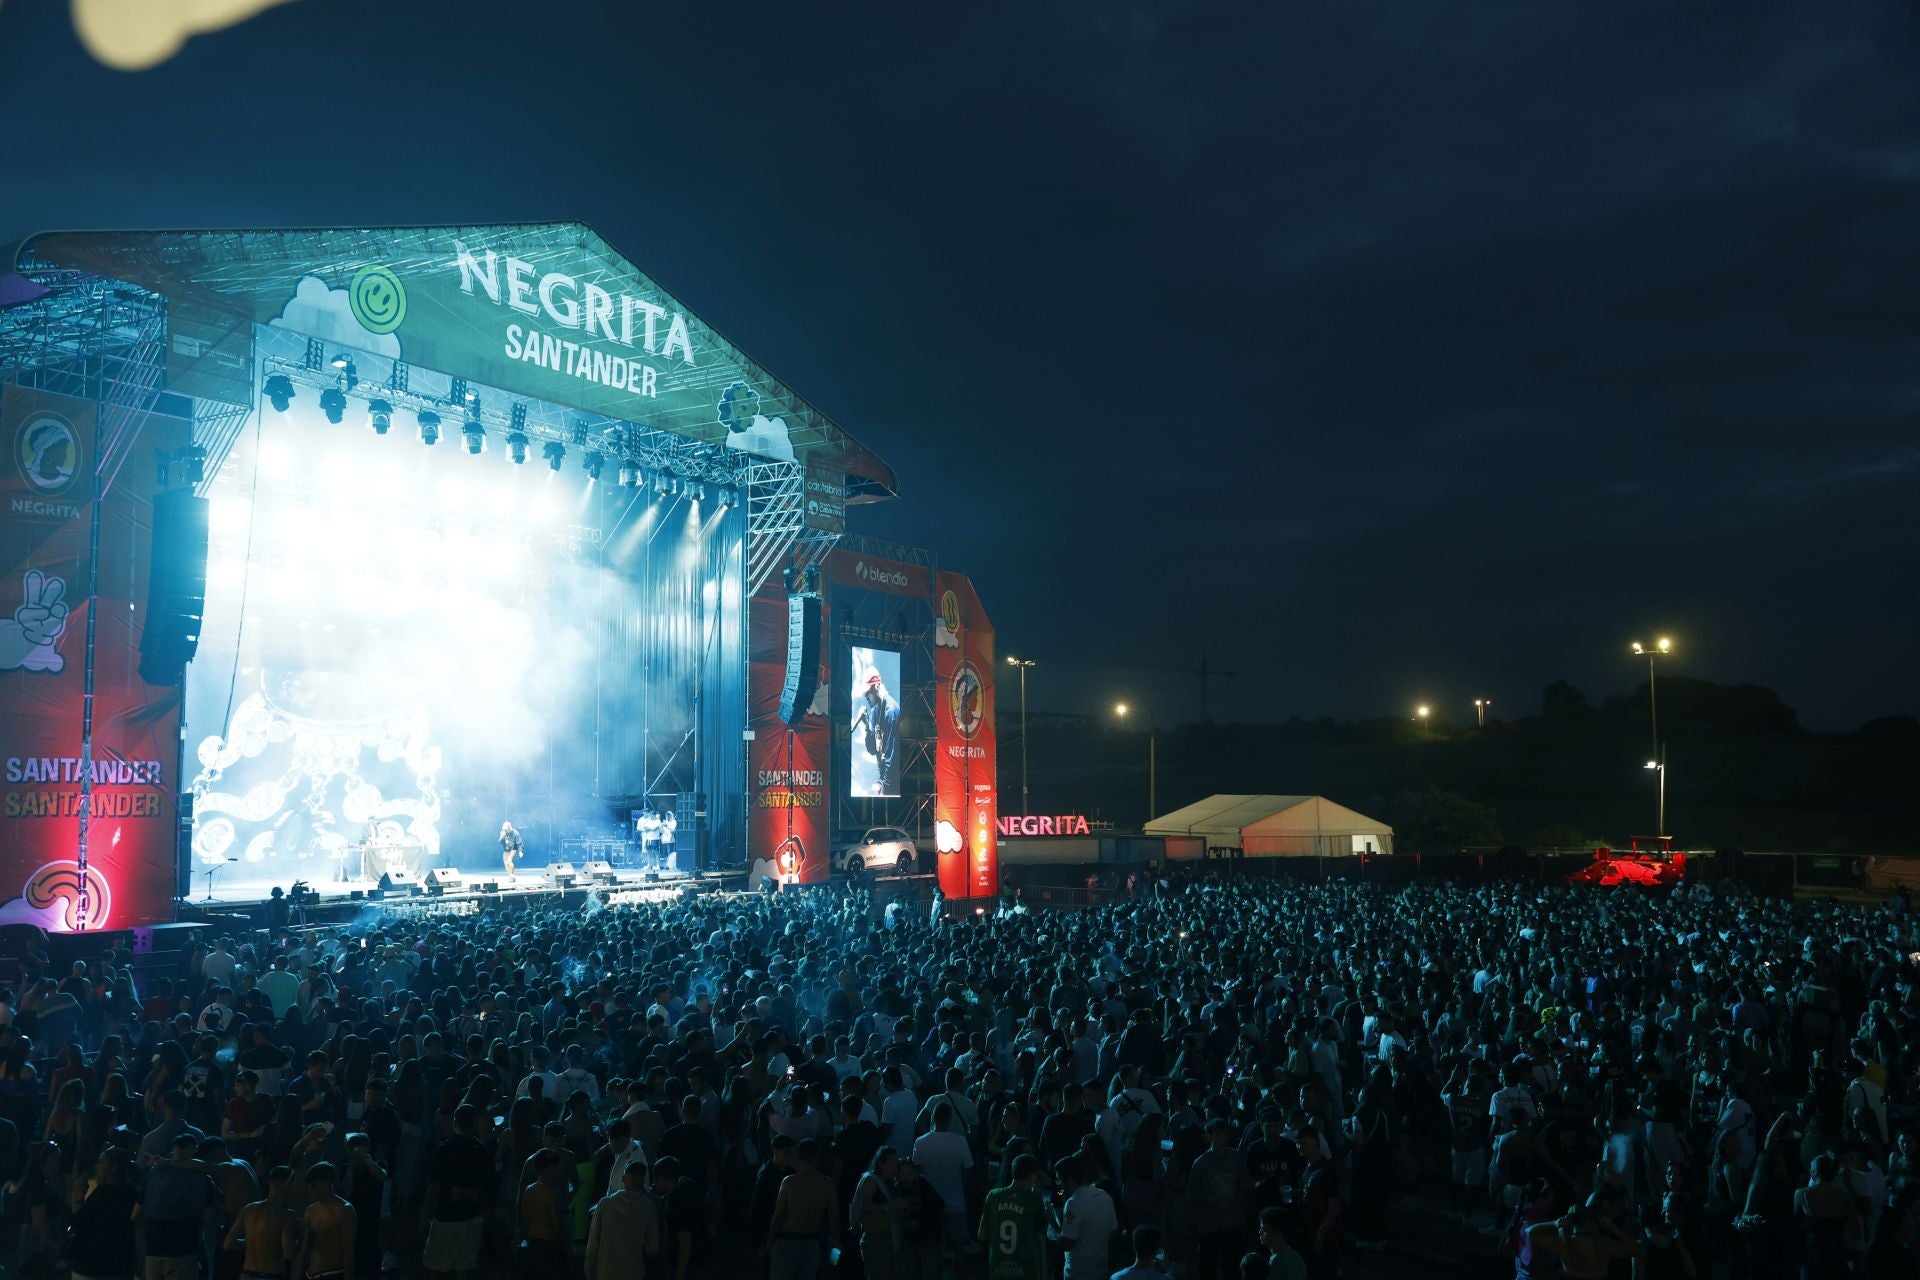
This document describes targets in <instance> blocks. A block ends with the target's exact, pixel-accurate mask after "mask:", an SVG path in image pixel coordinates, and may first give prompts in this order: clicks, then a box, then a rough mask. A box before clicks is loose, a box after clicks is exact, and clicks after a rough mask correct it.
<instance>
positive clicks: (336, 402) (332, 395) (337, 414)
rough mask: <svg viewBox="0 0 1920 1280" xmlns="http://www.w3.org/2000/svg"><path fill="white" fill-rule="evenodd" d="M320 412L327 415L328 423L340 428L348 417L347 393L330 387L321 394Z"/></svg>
mask: <svg viewBox="0 0 1920 1280" xmlns="http://www.w3.org/2000/svg"><path fill="white" fill-rule="evenodd" d="M320 412H322V413H324V414H326V415H327V421H328V422H331V423H332V424H333V425H334V426H336V427H337V426H339V425H340V423H341V420H342V419H344V418H345V417H346V416H347V397H346V393H345V392H343V391H341V390H340V388H338V387H328V388H327V389H326V390H325V391H322V392H321V393H320Z"/></svg>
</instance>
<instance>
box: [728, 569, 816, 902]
mask: <svg viewBox="0 0 1920 1280" xmlns="http://www.w3.org/2000/svg"><path fill="white" fill-rule="evenodd" d="M749 603H750V609H749V612H748V618H747V628H748V636H747V701H748V708H747V724H748V727H749V728H750V729H751V730H752V732H753V740H752V741H751V742H749V743H748V744H747V760H748V765H749V770H748V779H747V804H748V809H747V814H748V816H747V866H748V870H749V883H751V884H754V885H757V884H758V883H759V878H760V876H762V875H771V876H773V877H774V878H775V879H777V880H779V881H780V882H781V883H783V884H816V883H819V882H821V881H824V880H826V879H827V878H828V876H829V875H830V874H831V870H832V866H833V850H832V848H831V847H830V845H831V841H832V837H833V823H832V819H831V817H830V814H831V808H830V806H829V802H828V795H827V793H828V790H829V788H828V786H827V776H828V770H827V752H828V749H829V745H828V743H829V736H830V735H829V731H828V724H829V719H828V715H827V705H826V690H827V678H826V671H825V669H824V666H822V667H821V668H819V669H818V670H817V675H818V677H819V681H820V684H819V688H820V694H819V696H818V697H817V698H816V700H815V710H814V711H813V712H812V713H811V714H809V715H807V716H806V717H804V718H803V719H802V720H801V721H800V724H799V726H798V727H797V728H792V729H790V728H788V727H787V724H786V722H785V721H783V720H782V719H781V718H780V692H781V687H782V685H784V684H785V682H786V675H787V597H786V595H785V593H783V592H780V591H777V590H762V591H761V592H760V593H759V594H758V595H756V596H754V597H753V599H752V601H750V602H749ZM816 607H818V608H819V610H820V619H819V621H820V626H821V633H822V634H825V630H826V601H825V600H821V601H819V602H818V604H817V606H816ZM823 647H824V646H823ZM823 662H824V659H823Z"/></svg>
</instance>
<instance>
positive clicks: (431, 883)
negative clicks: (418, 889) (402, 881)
mask: <svg viewBox="0 0 1920 1280" xmlns="http://www.w3.org/2000/svg"><path fill="white" fill-rule="evenodd" d="M449 889H451V890H453V891H454V892H455V893H458V892H459V891H460V873H459V872H458V871H455V870H454V869H453V868H452V867H435V868H434V869H433V870H431V871H429V872H427V892H428V893H445V892H446V891H447V890H449Z"/></svg>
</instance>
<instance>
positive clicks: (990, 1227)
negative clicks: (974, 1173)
mask: <svg viewBox="0 0 1920 1280" xmlns="http://www.w3.org/2000/svg"><path fill="white" fill-rule="evenodd" d="M980 1229H981V1232H982V1234H983V1235H985V1236H986V1246H987V1276H988V1277H989V1280H1047V1203H1046V1201H1044V1200H1042V1199H1041V1198H1040V1193H1039V1192H1038V1191H1022V1190H1021V1189H1020V1188H1018V1187H1000V1188H998V1189H997V1190H994V1191H989V1192H988V1193H987V1203H986V1207H985V1208H984V1209H982V1210H981V1212H980Z"/></svg>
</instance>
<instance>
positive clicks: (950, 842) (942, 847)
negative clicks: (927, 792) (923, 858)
mask: <svg viewBox="0 0 1920 1280" xmlns="http://www.w3.org/2000/svg"><path fill="white" fill-rule="evenodd" d="M966 846H967V842H966V841H965V840H963V839H961V837H960V828H958V827H956V826H954V825H953V824H952V823H951V822H948V821H947V820H946V819H945V818H942V819H940V821H938V822H936V823H934V824H933V847H934V848H935V849H937V850H939V851H940V852H941V853H959V852H960V851H961V850H962V849H964V848H966Z"/></svg>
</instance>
